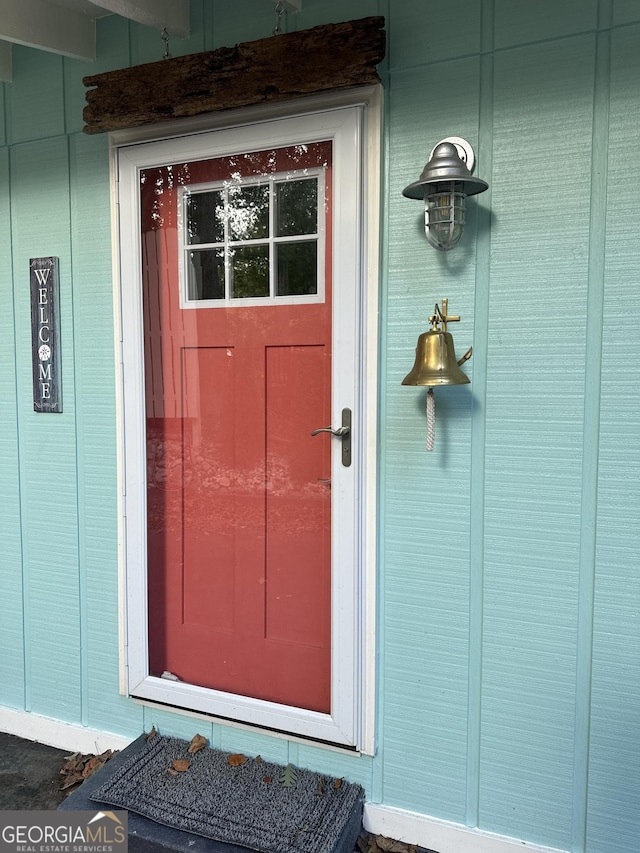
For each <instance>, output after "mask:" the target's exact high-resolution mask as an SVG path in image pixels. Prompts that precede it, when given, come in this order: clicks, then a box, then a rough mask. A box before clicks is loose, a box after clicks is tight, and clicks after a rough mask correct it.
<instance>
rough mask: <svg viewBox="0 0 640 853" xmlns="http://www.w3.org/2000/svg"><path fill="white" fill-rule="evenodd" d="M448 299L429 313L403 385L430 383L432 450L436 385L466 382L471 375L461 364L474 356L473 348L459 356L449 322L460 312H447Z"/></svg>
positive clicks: (429, 446)
mask: <svg viewBox="0 0 640 853" xmlns="http://www.w3.org/2000/svg"><path fill="white" fill-rule="evenodd" d="M448 310H449V300H448V299H443V300H442V310H440V306H439V305H437V304H436V307H435V311H434V313H433V314H432V315H431V317H429V322H430V323H431V328H430V329H429V331H428V332H423V333H422V334H421V335H420V337H419V338H418V345H417V347H416V360H415V362H414V365H413V368H412V369H411V371H410V372H409V373H408V374H407V375H406V376H405V378H404V379H403V380H402V384H403V385H427V386H428V387H429V390H428V392H427V450H433V441H434V437H435V420H436V407H435V399H434V396H433V386H434V385H466V384H468V383H469V377H468V376H467V375H466V374H465V373H463V372H462V371H461V370H460V367H459V365H461V364H462V363H463V362H465V361H467V359H469V358H471V353H472V352H473V350H472V348H471V347H469V349H468V350H467V351H466V352H465V354H464V355H463V356H462V358H456V353H455V350H454V348H453V338H452V337H451V335H450V333H449V332H447V323H452V322H457V321H459V320H460V316H459V315H456V316H454V315H452V314H449V313H448Z"/></svg>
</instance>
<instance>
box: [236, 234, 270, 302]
mask: <svg viewBox="0 0 640 853" xmlns="http://www.w3.org/2000/svg"><path fill="white" fill-rule="evenodd" d="M231 255H232V259H231V264H232V275H233V278H232V282H233V289H232V293H231V296H232V297H234V298H235V299H250V298H255V297H264V296H269V247H268V246H237V247H236V248H235V249H232V251H231Z"/></svg>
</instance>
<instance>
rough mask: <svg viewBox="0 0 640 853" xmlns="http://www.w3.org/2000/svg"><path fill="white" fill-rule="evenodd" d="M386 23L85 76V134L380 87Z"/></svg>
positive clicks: (372, 21)
mask: <svg viewBox="0 0 640 853" xmlns="http://www.w3.org/2000/svg"><path fill="white" fill-rule="evenodd" d="M383 27H384V18H382V17H371V18H362V19H360V20H357V21H347V22H345V23H340V24H325V25H323V26H319V27H314V28H313V29H310V30H302V31H300V32H294V33H287V34H283V35H278V36H271V37H269V38H265V39H260V40H258V41H253V42H245V43H243V44H237V45H236V46H235V47H221V48H219V49H218V50H214V51H210V52H206V53H196V54H192V55H190V56H179V57H175V58H174V59H164V60H161V61H160V62H152V63H149V64H147V65H138V66H135V67H134V68H125V69H122V70H119V71H109V72H106V73H104V74H95V75H93V76H90V77H85V78H84V84H85V86H88V87H95V88H90V89H89V90H88V91H87V106H86V107H85V108H84V113H83V115H84V120H85V127H84V131H85V133H104V132H105V131H110V130H120V129H122V128H127V127H138V126H140V125H144V124H153V123H156V122H161V121H167V119H171V118H183V117H185V116H194V115H199V114H201V113H209V112H216V111H218V110H226V109H232V108H234V107H243V106H249V105H252V104H263V103H267V102H277V101H285V100H289V99H292V98H298V97H303V96H305V95H311V94H316V93H318V92H327V91H330V90H336V89H347V88H352V87H355V86H362V85H367V84H370V83H375V82H379V80H380V78H379V76H378V73H377V71H376V65H377V64H378V63H379V62H381V61H382V59H383V58H384V54H385V44H386V40H385V32H384V29H383Z"/></svg>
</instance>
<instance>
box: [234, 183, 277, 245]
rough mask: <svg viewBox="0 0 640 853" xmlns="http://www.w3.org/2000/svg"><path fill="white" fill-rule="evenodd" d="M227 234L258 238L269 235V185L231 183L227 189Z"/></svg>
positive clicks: (235, 236) (237, 237)
mask: <svg viewBox="0 0 640 853" xmlns="http://www.w3.org/2000/svg"><path fill="white" fill-rule="evenodd" d="M228 205H229V206H228V211H227V215H228V217H229V236H230V238H231V239H232V240H259V239H260V238H262V237H268V236H269V186H268V185H267V184H262V185H258V186H256V185H253V186H246V187H243V186H238V185H235V184H234V185H233V186H231V187H229V189H228Z"/></svg>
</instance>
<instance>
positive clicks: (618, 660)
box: [587, 8, 640, 853]
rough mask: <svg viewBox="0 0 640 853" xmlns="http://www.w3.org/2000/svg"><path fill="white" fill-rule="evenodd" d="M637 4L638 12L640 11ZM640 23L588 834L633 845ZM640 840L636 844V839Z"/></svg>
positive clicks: (601, 555)
mask: <svg viewBox="0 0 640 853" xmlns="http://www.w3.org/2000/svg"><path fill="white" fill-rule="evenodd" d="M638 12H639V10H638V9H637V8H636V20H638V19H639V18H640V14H638ZM639 43H640V27H639V26H632V27H629V28H628V29H624V30H621V31H619V32H614V33H613V34H612V43H611V104H610V134H609V144H608V166H609V167H608V171H607V176H608V177H607V186H606V209H607V231H606V249H607V251H606V261H605V266H604V282H603V284H604V299H603V307H604V314H603V331H602V372H601V382H602V395H601V409H600V420H599V429H600V446H599V457H598V458H599V467H598V504H597V526H596V541H595V549H596V550H595V554H596V572H595V594H594V615H593V681H592V703H591V709H592V710H591V750H590V759H591V760H590V764H589V787H588V810H587V839H588V850H589V851H590V853H597V851H600V850H607V853H609V851H611V853H623V851H627V850H628V849H629V846H630V839H635V842H634V843H636V844H637V839H638V838H639V837H640V827H639V817H638V811H639V809H638V804H639V802H640V794H639V793H638V768H639V767H640V738H638V736H637V734H638V731H639V730H640V629H639V626H638V614H639V611H640V607H639V602H640V573H639V572H638V570H637V567H638V566H640V523H639V522H640V414H639V411H638V390H637V389H638V387H639V386H640V333H639V331H638V322H639V319H640V316H639V314H640V307H639V301H640V299H639V294H638V280H639V276H640V252H639V245H640V244H639V239H638V231H637V228H636V226H635V224H634V215H633V213H632V209H633V206H634V204H635V202H636V200H637V198H638V193H639V192H640V174H639V173H638V170H637V169H629V164H630V163H631V161H632V158H633V157H634V155H635V154H636V153H637V150H638V144H637V143H638V139H639V138H640V112H639V111H638V88H639V86H638V81H639V80H640V56H639V54H638V49H637V48H638V44H639ZM631 846H633V843H631Z"/></svg>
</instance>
